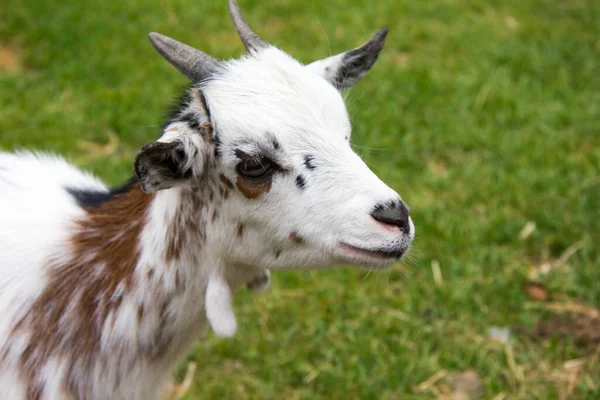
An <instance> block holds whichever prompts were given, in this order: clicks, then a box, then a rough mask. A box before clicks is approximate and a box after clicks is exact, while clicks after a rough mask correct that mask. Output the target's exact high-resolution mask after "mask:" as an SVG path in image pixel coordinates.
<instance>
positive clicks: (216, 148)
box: [214, 133, 221, 158]
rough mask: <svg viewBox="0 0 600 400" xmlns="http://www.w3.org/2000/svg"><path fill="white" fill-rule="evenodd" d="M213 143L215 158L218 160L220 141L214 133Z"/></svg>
mask: <svg viewBox="0 0 600 400" xmlns="http://www.w3.org/2000/svg"><path fill="white" fill-rule="evenodd" d="M214 143H215V144H214V153H215V158H219V157H221V139H219V137H218V136H217V134H216V133H215V137H214Z"/></svg>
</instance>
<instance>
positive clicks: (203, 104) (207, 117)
mask: <svg viewBox="0 0 600 400" xmlns="http://www.w3.org/2000/svg"><path fill="white" fill-rule="evenodd" d="M198 98H199V99H200V103H202V108H204V111H205V112H206V119H208V121H209V122H211V121H212V118H211V117H210V108H208V103H207V102H206V97H204V93H203V92H202V90H198Z"/></svg>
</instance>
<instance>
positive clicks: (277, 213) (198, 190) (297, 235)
mask: <svg viewBox="0 0 600 400" xmlns="http://www.w3.org/2000/svg"><path fill="white" fill-rule="evenodd" d="M229 6H230V12H231V15H232V17H233V20H234V23H235V26H236V28H237V30H238V32H239V34H240V37H241V39H242V41H243V43H244V45H245V47H246V48H247V50H248V51H249V55H248V56H245V57H242V58H241V59H238V60H232V61H227V62H222V61H218V60H216V59H214V58H212V57H210V56H209V55H207V54H205V53H203V52H201V51H199V50H196V49H194V48H192V47H189V46H187V45H185V44H182V43H180V42H177V41H175V40H173V39H170V38H168V37H166V36H163V35H160V34H157V33H151V34H150V41H151V42H152V44H153V45H154V47H155V48H156V49H157V50H158V52H159V53H160V54H161V55H162V56H163V57H164V58H166V59H167V60H168V61H169V62H170V63H171V64H173V65H174V66H175V67H176V68H177V69H178V70H179V71H180V72H182V73H183V74H184V75H186V76H187V77H188V78H190V80H191V81H192V83H193V84H192V85H191V87H190V88H189V90H187V92H186V95H185V97H184V99H183V101H182V102H181V103H180V105H179V107H178V109H177V110H176V112H175V113H174V114H173V115H172V117H171V119H170V120H169V122H168V124H167V125H166V126H165V128H164V131H163V134H162V136H161V137H160V139H158V140H157V141H156V142H153V143H150V144H148V145H146V146H145V147H143V148H142V149H141V151H140V152H139V154H138V155H137V157H136V159H135V162H134V167H135V172H136V178H135V179H133V180H132V181H131V182H129V183H128V184H126V185H124V186H123V187H121V188H118V189H114V190H112V191H111V190H108V189H107V188H106V187H105V186H104V184H103V183H102V182H100V181H99V180H97V179H96V178H94V177H92V176H90V175H88V174H85V173H83V172H81V171H80V170H78V169H76V168H75V167H73V166H72V165H70V164H68V163H67V162H65V161H63V160H62V159H60V158H56V157H52V156H48V155H43V154H32V153H17V154H8V153H2V154H0V193H1V194H0V221H1V228H0V398H1V399H11V400H12V399H22V398H27V399H31V400H37V399H128V400H129V399H152V398H156V397H158V396H159V393H160V388H161V387H162V385H163V384H164V383H165V381H166V379H167V378H168V377H169V375H170V373H171V371H172V369H173V368H174V366H176V365H177V362H178V361H180V360H181V358H182V357H183V356H184V355H185V352H186V351H187V350H188V349H189V347H190V346H191V345H192V343H193V342H194V341H195V340H196V339H197V338H198V337H199V336H200V334H201V333H202V332H203V328H204V327H205V325H206V324H207V322H208V323H209V324H210V325H211V326H212V328H213V330H214V331H215V332H216V333H218V334H219V335H222V336H231V335H233V334H234V333H235V331H236V319H235V315H234V313H233V310H232V304H231V297H232V293H233V291H235V290H236V289H237V288H238V287H239V286H241V285H244V284H246V285H247V286H248V287H249V288H250V289H255V290H260V289H264V288H265V287H267V286H268V283H269V272H268V270H269V269H306V268H325V267H329V266H333V265H360V266H364V267H370V268H383V267H386V266H388V265H390V264H391V263H393V262H395V261H396V260H398V259H399V258H401V257H402V256H403V255H404V254H405V253H406V251H407V250H408V249H409V247H410V245H411V242H412V240H413V238H414V233H415V230H414V226H413V223H412V220H411V219H410V217H409V212H408V208H407V207H406V205H405V204H404V203H403V202H402V200H401V199H400V197H399V196H398V194H397V193H395V192H394V191H393V190H392V189H390V188H389V187H388V186H386V185H385V184H384V183H383V182H382V181H381V180H379V179H378V178H377V176H375V174H373V172H371V171H370V170H369V168H368V167H367V166H366V165H365V163H364V162H363V161H362V160H361V158H360V157H359V156H358V155H356V154H355V153H354V152H353V151H352V149H351V147H350V142H349V141H350V131H351V129H350V122H349V120H348V115H347V111H346V107H345V105H344V102H343V99H342V96H341V95H340V93H341V91H342V90H343V89H345V88H348V87H351V86H352V85H354V84H355V83H356V82H358V81H359V80H360V79H361V78H362V77H363V76H364V75H365V74H366V73H367V71H368V70H369V69H370V68H371V67H372V65H373V64H374V62H375V60H376V59H377V57H378V54H379V52H380V50H381V49H382V47H383V43H384V39H385V36H386V33H387V30H385V29H384V30H381V31H380V32H379V33H377V34H376V35H375V36H374V37H373V38H372V39H371V40H370V41H369V42H368V43H367V44H365V45H364V46H362V47H359V48H357V49H354V50H351V51H348V52H345V53H341V54H339V55H335V56H331V57H329V58H326V59H324V60H319V61H316V62H313V63H312V64H309V65H306V66H305V65H302V64H301V63H299V62H298V61H296V60H294V59H293V58H292V57H290V56H289V55H288V54H286V53H284V52H283V51H281V50H279V49H277V48H275V47H273V46H271V45H269V44H267V43H266V42H264V41H263V40H262V39H261V38H259V37H258V36H257V35H256V34H255V33H254V32H253V31H252V30H251V29H250V28H249V27H248V25H247V24H246V22H245V20H244V18H243V17H242V14H241V12H240V10H239V7H238V5H237V3H236V2H235V0H230V1H229Z"/></svg>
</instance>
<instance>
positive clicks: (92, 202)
mask: <svg viewBox="0 0 600 400" xmlns="http://www.w3.org/2000/svg"><path fill="white" fill-rule="evenodd" d="M136 182H137V178H136V177H133V178H131V179H129V180H128V181H127V182H126V183H125V184H123V185H121V186H118V187H115V188H113V189H111V190H109V191H106V190H96V189H81V188H69V187H67V188H66V190H67V192H69V194H70V195H71V196H73V198H75V201H76V202H77V204H78V205H79V206H80V207H84V208H93V207H99V206H101V205H102V204H103V203H105V202H107V201H109V200H111V199H113V198H115V197H116V196H118V195H120V194H123V193H127V192H128V191H129V190H131V187H132V186H133V184H134V183H136Z"/></svg>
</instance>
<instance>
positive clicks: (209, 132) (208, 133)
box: [192, 90, 213, 143]
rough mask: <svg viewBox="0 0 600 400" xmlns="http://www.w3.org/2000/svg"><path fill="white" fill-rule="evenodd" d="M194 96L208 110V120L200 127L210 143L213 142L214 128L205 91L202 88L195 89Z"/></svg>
mask: <svg viewBox="0 0 600 400" xmlns="http://www.w3.org/2000/svg"><path fill="white" fill-rule="evenodd" d="M192 96H194V97H195V99H196V100H197V101H198V102H199V103H200V104H201V105H202V108H203V109H204V111H205V112H206V118H207V119H208V122H205V123H203V124H202V125H201V126H200V129H202V134H203V135H204V138H205V139H206V141H207V142H209V143H212V142H213V134H212V133H213V128H212V125H211V123H210V110H209V109H208V105H207V104H206V98H205V97H204V93H202V91H201V90H194V91H193V92H192Z"/></svg>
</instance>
